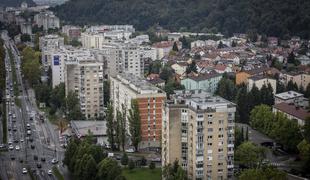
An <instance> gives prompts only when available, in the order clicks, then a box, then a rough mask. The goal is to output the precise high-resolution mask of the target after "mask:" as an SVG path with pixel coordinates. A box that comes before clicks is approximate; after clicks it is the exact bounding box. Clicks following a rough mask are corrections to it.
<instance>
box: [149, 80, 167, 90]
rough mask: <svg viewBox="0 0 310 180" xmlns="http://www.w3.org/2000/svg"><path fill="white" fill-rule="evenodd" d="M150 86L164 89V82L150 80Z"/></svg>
mask: <svg viewBox="0 0 310 180" xmlns="http://www.w3.org/2000/svg"><path fill="white" fill-rule="evenodd" d="M148 81H149V82H150V83H151V84H153V85H154V86H157V87H159V88H164V87H165V80H163V79H161V78H157V79H150V80H148Z"/></svg>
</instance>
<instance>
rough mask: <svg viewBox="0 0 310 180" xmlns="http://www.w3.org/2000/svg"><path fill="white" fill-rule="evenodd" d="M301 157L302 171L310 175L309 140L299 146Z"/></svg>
mask: <svg viewBox="0 0 310 180" xmlns="http://www.w3.org/2000/svg"><path fill="white" fill-rule="evenodd" d="M297 148H298V151H299V156H300V157H301V160H302V171H303V172H305V173H307V174H309V171H310V144H309V142H308V141H307V140H305V139H304V140H302V141H301V142H300V143H299V144H298V145H297Z"/></svg>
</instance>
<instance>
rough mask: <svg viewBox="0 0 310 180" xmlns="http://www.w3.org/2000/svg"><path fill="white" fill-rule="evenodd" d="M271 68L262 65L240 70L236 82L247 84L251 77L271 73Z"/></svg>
mask: <svg viewBox="0 0 310 180" xmlns="http://www.w3.org/2000/svg"><path fill="white" fill-rule="evenodd" d="M269 70H270V69H269V68H267V67H260V68H254V69H251V70H246V71H241V72H238V73H236V84H237V85H239V84H242V83H245V84H247V82H248V78H249V77H252V76H258V75H266V74H270V72H269Z"/></svg>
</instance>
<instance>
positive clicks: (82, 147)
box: [63, 135, 125, 180]
mask: <svg viewBox="0 0 310 180" xmlns="http://www.w3.org/2000/svg"><path fill="white" fill-rule="evenodd" d="M63 162H64V164H65V165H67V167H68V169H69V171H70V172H71V173H72V174H73V177H74V179H76V180H84V179H88V180H99V179H100V180H124V179H125V177H123V176H122V175H121V172H122V169H121V167H120V166H119V165H118V163H117V162H116V161H115V160H113V159H111V158H108V157H107V154H106V153H103V151H102V149H101V147H99V146H96V145H94V144H92V136H91V135H90V136H88V137H86V138H85V139H84V140H78V139H72V140H71V141H70V143H69V144H68V147H67V149H66V152H65V158H64V160H63Z"/></svg>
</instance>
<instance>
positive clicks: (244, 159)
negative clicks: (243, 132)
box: [235, 142, 265, 168]
mask: <svg viewBox="0 0 310 180" xmlns="http://www.w3.org/2000/svg"><path fill="white" fill-rule="evenodd" d="M264 156H265V152H264V149H263V148H262V147H259V146H256V145H255V144H253V143H252V142H244V143H242V144H241V145H240V146H239V147H238V148H237V150H236V157H235V158H236V160H237V161H238V162H239V163H240V164H242V165H244V166H246V167H250V168H253V167H257V165H259V163H261V161H262V160H263V158H264Z"/></svg>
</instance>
